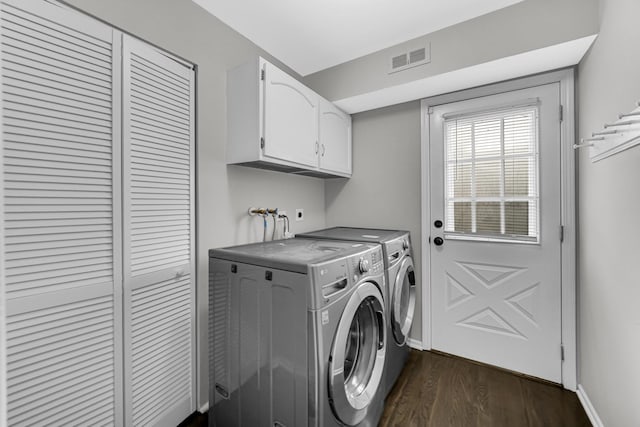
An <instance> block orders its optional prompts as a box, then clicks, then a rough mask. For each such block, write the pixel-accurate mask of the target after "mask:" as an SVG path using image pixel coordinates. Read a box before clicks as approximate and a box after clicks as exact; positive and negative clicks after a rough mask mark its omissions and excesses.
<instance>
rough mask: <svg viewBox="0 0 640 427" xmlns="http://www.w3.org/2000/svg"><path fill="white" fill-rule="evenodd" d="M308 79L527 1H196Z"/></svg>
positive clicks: (195, 0)
mask: <svg viewBox="0 0 640 427" xmlns="http://www.w3.org/2000/svg"><path fill="white" fill-rule="evenodd" d="M193 1H194V2H195V3H197V4H199V5H200V6H202V7H203V8H204V9H206V10H208V11H209V12H210V13H211V14H213V15H215V16H216V17H217V18H218V19H220V20H221V21H223V22H224V23H226V24H227V25H229V26H230V27H231V28H233V29H235V30H236V31H238V32H239V33H240V34H242V35H244V36H245V37H247V38H248V39H249V40H251V41H252V42H254V43H255V44H256V45H258V46H260V47H261V48H262V49H264V50H266V51H267V52H269V53H270V54H271V55H273V56H274V57H276V58H277V59H279V60H280V61H282V62H283V63H285V64H286V65H288V66H289V67H291V68H292V69H293V70H294V71H296V72H297V73H299V74H301V75H303V76H305V75H307V74H311V73H315V72H316V71H320V70H324V69H326V68H329V67H332V66H334V65H338V64H341V63H343V62H347V61H350V60H352V59H355V58H358V57H361V56H364V55H367V54H369V53H372V52H376V51H378V50H380V49H384V48H387V47H390V46H393V45H396V44H398V43H402V42H404V41H407V40H410V39H413V38H416V37H420V36H422V35H425V34H428V33H431V32H433V31H436V30H439V29H442V28H445V27H448V26H451V25H454V24H457V23H459V22H463V21H466V20H469V19H472V18H475V17H476V16H480V15H484V14H486V13H489V12H492V11H494V10H497V9H501V8H503V7H506V6H509V5H512V4H514V3H518V2H520V1H522V0H322V1H321V0H193Z"/></svg>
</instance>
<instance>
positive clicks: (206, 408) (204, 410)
mask: <svg viewBox="0 0 640 427" xmlns="http://www.w3.org/2000/svg"><path fill="white" fill-rule="evenodd" d="M208 410H209V402H207V403H205V404H204V405H202V406H201V407H200V409H199V411H200V413H201V414H204V413H205V412H207V411H208Z"/></svg>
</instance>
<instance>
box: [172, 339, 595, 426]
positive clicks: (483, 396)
mask: <svg viewBox="0 0 640 427" xmlns="http://www.w3.org/2000/svg"><path fill="white" fill-rule="evenodd" d="M206 424H207V414H194V415H193V416H192V417H190V418H189V419H188V420H185V422H184V423H183V424H181V426H180V427H203V426H206ZM590 426H591V424H590V423H589V419H588V418H587V415H586V413H585V412H584V409H583V408H582V406H581V405H580V402H579V401H578V398H577V396H576V394H575V393H572V392H570V391H567V390H564V389H562V388H561V387H559V386H557V385H553V384H547V383H544V382H541V381H537V380H533V379H530V378H526V377H523V376H521V375H517V374H513V373H510V372H507V371H504V370H501V369H498V368H494V367H491V366H486V365H482V364H478V363H474V362H471V361H468V360H465V359H461V358H458V357H455V356H450V355H445V354H441V353H434V352H429V351H415V350H412V351H411V354H410V355H409V359H408V361H407V365H406V366H405V368H404V370H403V371H402V374H401V375H400V377H399V378H398V381H396V384H395V386H394V387H393V389H392V390H391V393H390V394H389V396H388V397H387V399H386V401H385V409H384V413H383V415H382V419H381V420H380V423H379V427H590ZM296 427H298V426H296Z"/></svg>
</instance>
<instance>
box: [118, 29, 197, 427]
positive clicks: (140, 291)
mask: <svg viewBox="0 0 640 427" xmlns="http://www.w3.org/2000/svg"><path fill="white" fill-rule="evenodd" d="M123 51H124V55H123V70H124V72H123V79H124V83H123V84H124V91H123V94H124V103H123V108H124V110H123V111H124V114H123V117H124V126H123V132H124V134H123V141H124V144H123V150H124V152H123V154H124V156H123V158H124V163H123V167H124V174H123V176H124V231H125V233H124V271H125V274H124V290H125V291H124V292H125V293H124V304H125V355H126V356H125V357H126V359H125V381H126V383H125V393H126V395H125V422H126V423H127V424H128V425H148V424H154V425H167V426H175V425H177V424H178V423H180V421H182V420H183V419H184V418H186V417H187V416H188V415H189V414H191V412H193V410H195V381H194V372H195V315H194V309H195V253H194V247H193V244H194V231H195V216H194V205H195V204H194V191H193V190H194V175H193V164H194V128H193V126H194V125H193V106H194V90H193V88H194V81H193V79H194V72H193V70H192V69H190V68H187V67H186V66H184V65H182V64H180V63H178V62H176V61H174V60H173V59H170V58H168V57H167V56H165V55H164V54H162V53H160V52H159V51H157V50H155V49H153V48H151V47H149V46H147V45H144V44H142V43H140V42H138V41H136V40H133V39H131V38H128V37H125V38H124V41H123Z"/></svg>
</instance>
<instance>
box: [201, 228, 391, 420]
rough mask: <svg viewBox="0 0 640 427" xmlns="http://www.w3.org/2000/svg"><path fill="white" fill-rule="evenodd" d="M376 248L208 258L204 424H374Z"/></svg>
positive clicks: (377, 387) (241, 249) (281, 245)
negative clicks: (206, 417) (206, 410)
mask: <svg viewBox="0 0 640 427" xmlns="http://www.w3.org/2000/svg"><path fill="white" fill-rule="evenodd" d="M384 280H385V275H384V262H383V255H382V248H381V246H380V245H378V244H368V243H354V242H330V241H319V240H311V239H288V240H280V241H272V242H265V243H256V244H250V245H242V246H236V247H230V248H224V249H212V250H210V251H209V382H210V388H209V411H210V412H209V425H210V426H218V427H234V426H247V427H248V426H251V427H255V426H264V427H294V426H295V427H298V426H313V427H330V426H344V425H347V426H360V427H373V426H376V425H377V424H378V421H379V419H380V416H381V414H382V411H383V408H384V391H383V388H382V375H383V370H384V364H385V356H386V348H387V347H386V333H385V332H386V328H385V322H386V313H385V306H384V296H383V289H384Z"/></svg>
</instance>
